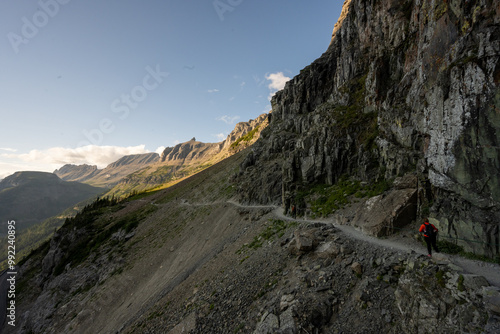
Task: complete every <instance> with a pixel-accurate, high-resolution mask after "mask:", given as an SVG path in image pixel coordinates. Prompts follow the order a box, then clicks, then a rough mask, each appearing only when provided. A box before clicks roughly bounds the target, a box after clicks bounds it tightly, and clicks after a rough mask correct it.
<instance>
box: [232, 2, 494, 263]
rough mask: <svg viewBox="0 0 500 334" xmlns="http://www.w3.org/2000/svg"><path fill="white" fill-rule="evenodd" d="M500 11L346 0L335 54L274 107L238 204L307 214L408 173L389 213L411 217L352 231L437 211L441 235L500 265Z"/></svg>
mask: <svg viewBox="0 0 500 334" xmlns="http://www.w3.org/2000/svg"><path fill="white" fill-rule="evenodd" d="M499 14H500V9H499V2H498V1H492V0H490V1H454V0H449V1H437V0H432V1H431V0H423V1H413V0H411V1H361V0H349V1H346V3H345V5H344V9H343V12H342V16H341V18H340V21H339V22H338V23H337V25H336V26H335V30H334V34H333V38H332V41H331V44H330V46H329V48H328V50H327V51H326V52H325V53H324V54H323V55H322V56H321V57H320V58H319V59H317V60H316V61H314V62H313V63H312V64H311V65H309V66H307V67H306V68H304V69H303V70H302V71H301V73H300V74H299V75H297V76H296V77H295V78H293V80H291V81H290V82H288V83H287V85H286V87H285V89H283V90H282V91H280V92H278V93H277V94H276V95H275V97H274V98H273V100H272V105H273V113H272V121H271V124H270V126H269V127H268V128H267V129H266V130H264V131H263V133H262V139H261V140H260V141H259V142H258V143H257V144H256V145H255V146H254V149H253V152H252V153H251V154H250V155H249V156H248V157H247V159H246V160H245V162H244V163H243V165H242V170H243V172H242V176H241V178H240V179H239V182H240V197H241V198H242V199H243V200H245V201H246V202H260V203H276V204H277V203H283V204H284V206H285V209H287V210H289V209H290V208H291V206H293V205H295V206H296V207H297V210H298V212H299V213H300V212H302V213H304V214H307V215H311V214H318V213H323V212H324V211H325V207H330V208H333V209H335V208H337V207H341V206H342V205H341V204H342V201H344V199H342V198H340V197H345V195H354V194H358V195H359V190H363V189H361V187H362V186H363V187H365V188H366V187H368V188H378V189H379V192H378V193H382V192H383V191H386V190H388V189H389V186H390V185H391V183H392V182H394V181H397V182H398V181H401V180H402V178H401V177H405V178H404V183H405V184H404V185H401V182H399V186H397V187H396V188H398V189H397V190H398V191H399V193H398V194H395V193H392V194H393V197H395V198H400V200H399V201H396V202H394V201H393V202H392V204H391V205H392V206H394V203H396V204H397V205H399V206H401V207H404V208H407V209H405V210H401V211H402V212H403V214H402V215H401V214H400V213H401V212H394V214H395V215H396V216H395V217H393V218H385V217H381V218H380V219H379V221H380V224H379V225H380V226H378V227H377V228H374V227H373V226H371V225H372V223H371V222H370V223H369V222H366V221H365V220H364V219H363V217H361V216H362V215H361V214H360V215H358V216H357V217H355V216H356V215H354V214H353V216H352V217H343V218H342V219H343V220H344V222H345V221H349V222H350V223H351V224H353V225H356V226H359V227H360V228H362V229H363V230H365V231H367V232H368V233H372V234H375V235H383V234H386V233H392V232H394V230H395V229H396V228H402V227H403V226H404V225H405V224H408V223H409V222H411V221H412V220H414V219H416V218H417V217H422V216H427V215H429V216H430V217H431V220H432V222H433V223H434V224H435V225H436V226H438V228H439V229H440V231H441V233H442V236H444V237H448V238H450V240H452V242H455V243H458V244H459V245H461V246H463V247H464V248H466V249H467V250H469V251H473V252H476V253H480V254H485V255H487V256H490V257H494V256H497V255H498V254H499V239H500V235H499V222H500V89H499V82H500V63H499V54H500V53H499V52H500V46H499V43H500V42H499V39H500V28H499V25H498V24H499V22H500V18H499V17H500V15H499ZM339 180H340V181H341V182H340V183H339ZM346 181H349V182H346ZM339 184H340V185H343V186H341V187H340V188H339V186H338V185H339ZM352 184H358V188H357V189H354V190H353V189H347V188H349V187H350V188H352ZM336 185H337V187H335V186H336ZM381 185H382V186H381ZM318 189H320V190H321V191H322V192H323V193H322V194H321V193H320V194H318V191H317V190H318ZM392 189H393V188H392ZM403 190H405V191H403ZM339 191H340V195H341V196H337V195H336V194H337V193H338V192H339ZM370 194H371V195H376V194H377V193H374V192H370ZM386 194H387V193H386ZM389 194H391V193H389ZM359 197H361V198H362V197H363V196H358V198H359ZM374 201H375V202H376V203H375V204H376V205H375V207H376V208H375V209H373V211H374V212H376V211H383V210H384V209H383V207H384V205H385V206H387V204H388V203H387V201H384V199H383V198H378V199H377V200H374ZM372 202H373V201H372ZM372 202H370V203H372ZM332 211H334V210H329V212H330V213H331V212H332ZM388 216H390V215H388ZM367 225H370V226H367ZM384 226H385V227H384Z"/></svg>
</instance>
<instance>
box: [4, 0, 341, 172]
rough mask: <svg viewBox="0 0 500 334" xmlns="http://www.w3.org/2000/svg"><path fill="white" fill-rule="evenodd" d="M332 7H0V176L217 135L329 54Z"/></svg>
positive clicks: (11, 1)
mask: <svg viewBox="0 0 500 334" xmlns="http://www.w3.org/2000/svg"><path fill="white" fill-rule="evenodd" d="M342 4H343V1H337V0H335V1H334V0H329V1H327V0H313V1H303V0H292V1H291V0H271V1H270V0H267V1H265V0H215V1H214V0H197V1H195V0H178V1H169V0H163V1H160V0H148V1H145V0H143V1H138V0H106V1H105V0H99V1H97V0H85V1H84V0H39V1H19V0H6V1H2V2H1V3H0V37H1V38H0V56H1V58H0V76H1V79H2V80H1V81H0V115H1V119H2V123H1V124H2V130H1V133H0V178H1V177H5V176H6V175H8V174H11V173H13V172H15V171H18V170H44V171H49V172H51V171H53V170H54V169H55V168H59V167H60V166H62V165H63V164H65V163H74V164H81V163H89V164H97V165H99V167H104V166H105V165H106V164H108V163H110V162H112V161H114V160H116V159H117V158H119V157H120V156H122V155H125V154H134V153H143V152H154V151H157V150H161V148H162V147H165V146H174V145H175V144H177V143H179V142H184V141H187V140H189V139H191V138H192V137H196V139H197V140H200V141H203V142H219V141H222V140H223V139H225V137H226V136H227V135H228V134H229V132H230V131H231V130H232V129H233V128H234V125H235V124H236V123H237V122H241V121H248V120H249V119H253V118H255V117H257V116H258V115H260V114H261V113H263V112H267V111H269V110H270V108H271V106H270V102H269V96H270V95H271V94H272V93H274V92H275V91H276V90H277V89H279V88H280V87H282V85H283V83H284V82H286V80H287V78H292V77H293V76H295V75H297V74H298V73H299V72H300V70H301V69H302V68H304V67H305V66H307V65H309V64H310V63H311V62H312V61H314V60H315V59H316V58H318V57H319V56H320V55H321V54H322V53H323V52H324V51H326V49H327V47H328V44H329V42H330V38H331V33H332V30H333V26H334V24H335V23H336V21H337V19H338V17H339V15H340V11H341V7H342Z"/></svg>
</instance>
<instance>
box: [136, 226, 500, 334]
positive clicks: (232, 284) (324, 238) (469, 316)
mask: <svg viewBox="0 0 500 334" xmlns="http://www.w3.org/2000/svg"><path fill="white" fill-rule="evenodd" d="M284 241H285V242H284ZM311 245H314V246H311ZM271 254H274V255H275V263H274V265H270V263H268V262H267V261H268V259H269V257H270V256H272V255H271ZM457 270H459V271H457ZM259 281H260V282H261V283H260V284H256V282H259ZM262 283H264V284H262ZM210 291H211V292H210ZM250 296H251V297H250ZM499 296H500V290H499V289H498V288H494V287H491V286H489V284H488V283H487V282H486V280H485V279H484V278H483V277H481V276H477V275H470V274H466V273H463V272H461V271H460V268H458V267H457V266H454V265H452V264H449V262H447V261H445V260H444V257H443V258H442V259H441V260H437V259H434V260H433V259H429V258H428V257H426V256H423V255H418V254H416V253H414V252H409V253H401V252H395V251H391V250H388V249H385V248H381V247H377V246H373V245H370V244H368V243H365V242H360V241H354V240H352V239H350V238H349V237H347V236H345V235H343V234H342V233H340V232H339V231H338V230H337V229H335V228H333V227H332V226H331V225H320V226H318V227H314V228H311V227H310V226H303V227H299V228H298V229H296V230H295V231H293V239H292V240H290V238H289V237H288V236H287V235H284V236H283V237H282V238H281V239H280V240H275V241H274V242H272V243H270V244H268V245H267V246H265V247H263V248H261V249H258V250H255V251H254V252H253V253H252V254H250V255H247V257H245V261H244V262H243V264H240V265H237V266H230V265H228V267H227V271H226V270H225V271H224V272H223V273H222V272H221V273H220V274H218V275H217V276H216V277H215V278H214V279H213V280H211V281H210V283H207V285H206V286H203V287H198V288H196V297H195V299H196V300H197V301H195V302H194V304H189V306H188V309H191V307H195V309H196V310H198V311H197V312H196V314H197V318H196V328H195V329H193V330H192V331H191V333H206V332H211V331H213V330H216V331H219V332H235V333H253V334H267V333H330V332H335V333H341V332H346V333H353V332H355V333H359V332H378V333H382V332H384V333H401V332H404V333H414V332H415V333H416V332H436V333H449V332H455V331H456V330H458V328H460V330H463V331H467V332H469V333H483V332H484V333H495V332H496V329H497V328H498V326H500V318H498V314H497V313H496V312H498V305H499V300H500V299H499ZM248 297H250V298H248ZM201 300H204V302H201ZM196 305H197V306H196ZM179 311H181V309H179ZM174 313H175V312H174ZM164 316H166V317H167V318H168V317H171V315H169V316H167V315H164ZM145 325H147V324H145ZM147 328H150V327H147ZM151 328H153V327H151ZM154 328H156V329H157V330H158V329H160V328H161V327H154ZM149 332H151V333H153V332H154V331H152V330H151V331H149Z"/></svg>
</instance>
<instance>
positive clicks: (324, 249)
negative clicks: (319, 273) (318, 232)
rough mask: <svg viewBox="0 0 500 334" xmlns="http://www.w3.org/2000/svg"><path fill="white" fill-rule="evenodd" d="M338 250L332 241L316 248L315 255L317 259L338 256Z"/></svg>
mask: <svg viewBox="0 0 500 334" xmlns="http://www.w3.org/2000/svg"><path fill="white" fill-rule="evenodd" d="M339 253H340V249H339V247H338V246H337V245H336V244H335V242H333V241H328V242H325V243H323V244H321V245H319V246H318V248H317V249H316V254H317V256H318V257H319V258H330V257H335V256H337V255H339Z"/></svg>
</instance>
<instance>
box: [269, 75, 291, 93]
mask: <svg viewBox="0 0 500 334" xmlns="http://www.w3.org/2000/svg"><path fill="white" fill-rule="evenodd" d="M266 79H267V80H269V81H271V83H270V84H269V85H268V87H269V90H270V91H271V93H270V94H269V100H270V99H271V98H272V97H273V95H274V94H276V92H277V91H279V90H282V89H283V88H285V84H286V83H287V82H288V81H289V80H290V78H289V77H287V76H285V75H284V74H283V72H277V73H271V74H266Z"/></svg>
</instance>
